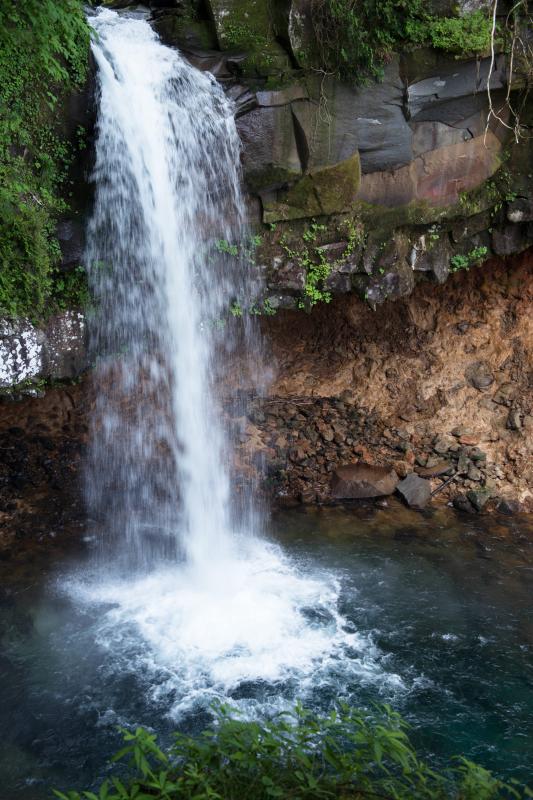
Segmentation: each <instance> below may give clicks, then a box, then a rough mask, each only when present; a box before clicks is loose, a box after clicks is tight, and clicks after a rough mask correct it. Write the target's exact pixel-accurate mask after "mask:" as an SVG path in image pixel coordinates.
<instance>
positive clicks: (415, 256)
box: [410, 234, 452, 283]
mask: <svg viewBox="0 0 533 800" xmlns="http://www.w3.org/2000/svg"><path fill="white" fill-rule="evenodd" d="M451 255H452V248H451V245H450V240H449V237H448V236H446V235H444V236H441V237H440V238H439V239H438V240H437V241H436V242H432V241H431V239H430V238H429V237H428V235H427V234H423V235H422V236H421V237H420V238H419V239H418V241H417V242H415V245H414V247H413V249H412V250H411V256H410V261H411V267H412V268H413V269H414V270H415V271H416V272H426V273H429V274H430V276H432V277H433V278H434V279H435V280H436V281H437V283H445V281H446V278H447V277H448V275H449V274H450V258H451Z"/></svg>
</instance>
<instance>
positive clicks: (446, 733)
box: [0, 506, 533, 800]
mask: <svg viewBox="0 0 533 800" xmlns="http://www.w3.org/2000/svg"><path fill="white" fill-rule="evenodd" d="M271 536H272V539H273V540H274V541H275V542H277V543H278V544H279V546H280V547H281V549H282V551H283V553H285V554H286V555H285V557H287V558H288V559H290V563H291V565H292V568H293V569H294V570H297V571H298V574H299V575H300V576H304V577H305V576H315V577H316V576H317V575H319V576H321V580H324V581H325V578H324V576H325V575H327V576H329V577H328V581H330V583H329V584H328V585H330V584H331V585H332V586H333V585H334V591H333V590H331V592H330V593H329V594H328V596H327V598H325V599H324V598H319V599H317V596H316V594H313V593H312V592H311V593H310V595H309V596H310V598H311V599H310V601H309V604H308V605H307V606H302V607H300V608H299V611H298V613H299V614H300V615H301V616H302V618H305V635H303V634H302V636H303V638H302V639H299V638H298V636H296V635H295V638H294V639H293V640H291V641H292V642H293V644H292V645H291V646H294V647H297V646H300V645H301V646H302V653H301V654H298V658H299V660H296V658H295V657H294V658H293V659H292V661H291V664H292V667H291V669H287V670H286V671H285V672H283V670H282V671H281V672H280V673H277V674H276V675H275V677H272V679H270V680H268V679H263V680H257V679H255V680H254V679H249V680H247V679H246V678H245V677H243V678H242V679H241V680H239V679H234V680H233V681H230V682H228V681H226V683H223V684H222V683H220V682H219V684H217V686H218V689H217V688H216V686H215V685H214V683H213V682H211V683H209V684H208V682H207V678H206V684H205V686H204V685H201V683H202V679H201V678H198V674H200V675H201V672H200V673H198V674H197V673H195V678H194V683H192V682H190V683H187V682H186V679H185V677H183V675H184V673H182V672H179V670H175V671H174V672H172V680H170V677H169V675H170V673H169V669H168V666H166V665H164V664H160V663H158V661H157V658H156V657H155V655H154V654H153V653H152V651H151V650H150V646H149V644H148V643H147V641H146V638H145V637H144V636H143V635H142V633H141V631H140V630H139V625H138V624H137V622H135V621H132V620H130V621H128V620H125V619H124V618H117V617H116V616H114V614H115V611H114V607H113V603H111V602H109V601H107V600H102V601H101V602H100V603H99V604H98V603H96V604H95V603H94V602H93V603H84V602H80V600H79V592H78V593H77V594H76V593H74V594H73V593H72V592H71V591H69V590H68V584H69V580H66V579H65V576H66V575H71V576H72V575H76V576H77V577H76V580H77V582H78V584H79V583H80V582H81V583H82V584H83V581H84V580H85V578H84V577H83V576H84V574H85V573H84V563H85V562H86V561H87V559H88V558H89V557H90V555H91V550H92V548H93V546H94V541H92V540H91V537H90V536H88V537H87V541H85V542H84V543H83V544H82V546H80V545H79V544H75V543H73V541H72V540H71V543H70V544H69V545H68V546H66V547H62V546H59V545H58V546H56V548H55V549H54V550H51V551H49V552H48V553H46V552H41V553H40V554H35V555H34V557H33V558H32V559H31V560H29V559H28V558H26V559H25V560H22V561H21V562H20V563H17V564H13V563H10V562H4V563H2V564H0V575H1V578H2V584H1V586H2V588H1V590H0V634H1V641H2V649H1V655H0V706H1V708H2V740H1V752H0V769H1V774H2V776H3V790H2V791H3V792H4V794H2V793H1V792H0V796H1V797H5V798H6V800H7V798H9V800H17V798H20V800H23V799H24V800H41V798H47V797H50V796H51V787H58V788H63V789H64V788H66V787H77V788H86V787H87V786H88V785H89V784H90V783H91V782H92V781H94V780H95V779H98V778H102V777H104V776H105V771H106V766H105V764H106V760H107V759H108V757H109V756H110V755H111V754H112V753H113V752H114V751H115V750H116V749H117V748H118V744H119V736H118V733H117V730H116V728H117V726H118V725H130V724H131V725H133V724H143V725H148V726H153V727H154V728H155V729H157V730H158V731H160V732H161V734H162V735H163V737H165V736H168V735H169V733H170V731H171V730H172V728H174V727H176V726H180V727H182V728H184V729H187V730H196V729H199V728H201V727H202V726H203V725H204V724H205V723H206V722H207V721H208V719H209V712H208V701H209V698H210V697H211V698H212V696H214V694H216V691H218V693H219V694H220V692H221V691H222V689H220V686H222V685H224V687H226V688H225V689H224V691H225V692H226V694H227V696H228V697H229V699H230V700H231V702H232V703H234V704H236V705H238V706H239V707H240V708H241V709H242V711H243V713H246V714H252V715H253V714H261V713H268V712H269V710H270V711H271V710H273V709H276V708H280V707H282V706H283V705H286V704H290V703H291V702H293V701H294V699H295V698H300V699H302V700H303V702H305V703H307V704H308V705H312V706H315V707H320V708H324V709H325V708H328V707H329V706H330V705H331V704H332V703H334V702H335V700H336V699H338V698H343V699H346V700H348V701H350V702H352V703H354V704H356V705H366V704H368V703H370V702H373V701H378V702H390V703H391V704H392V705H394V706H395V707H396V708H398V709H399V710H400V711H401V712H402V713H403V714H404V715H405V717H406V718H407V719H408V720H409V722H410V723H411V725H412V727H413V737H414V739H415V740H416V742H417V744H418V745H419V746H420V748H421V749H422V750H423V752H424V753H425V754H426V756H427V757H428V758H430V759H431V760H433V761H434V762H443V761H445V760H446V759H447V758H449V757H450V756H452V755H454V754H457V753H464V754H466V755H468V756H469V757H471V758H473V759H475V760H477V761H479V762H481V763H482V764H484V765H485V766H487V767H489V768H491V769H493V770H494V771H496V772H498V773H500V774H501V775H503V776H507V777H511V776H512V777H515V778H517V779H520V780H524V781H527V780H528V779H529V778H530V775H531V765H532V764H533V663H532V658H531V656H532V652H533V613H532V612H533V598H532V593H531V577H532V564H533V559H532V550H533V548H532V543H533V526H532V522H531V521H530V520H528V519H527V518H525V517H524V518H505V517H501V516H499V517H497V518H481V517H474V518H466V517H461V518H460V517H458V516H457V515H455V514H454V513H453V512H451V511H448V510H444V511H435V512H428V513H427V515H420V514H418V513H413V512H410V511H408V510H406V509H403V508H402V507H400V506H394V507H392V508H388V509H380V510H376V509H374V508H368V509H364V508H363V509H361V508H358V509H349V508H347V509H341V508H338V509H330V510H308V511H305V510H302V509H299V510H293V511H285V512H283V513H279V514H277V515H276V516H275V517H274V518H273V520H272V523H271ZM80 576H81V577H80ZM324 585H325V584H324ZM65 586H67V589H66V588H65ZM103 619H105V620H107V621H106V622H105V625H103V623H102V620H103ZM113 625H115V626H116V628H117V629H120V635H113V636H111V635H110V633H109V631H110V630H111V629H112V627H113ZM229 627H230V628H231V624H230V626H229ZM103 631H104V632H105V635H104V633H103ZM213 633H214V632H213ZM315 633H316V636H317V637H319V638H318V639H316V637H315V638H314V639H311V638H310V637H311V636H312V635H313V636H314V634H315ZM269 635H271V634H269ZM328 636H331V637H334V636H336V637H337V640H338V644H336V645H335V647H331V648H329V649H328V653H327V657H326V656H324V657H321V655H320V652H318V651H317V641H318V642H319V644H320V642H325V641H327V637H328ZM320 637H321V638H320ZM302 642H303V644H302ZM310 642H311V643H312V647H311V646H310V644H309V643H310ZM304 645H305V647H304ZM310 647H311V649H310ZM305 648H307V649H305ZM313 648H314V649H313ZM257 657H258V658H261V654H259V656H257ZM293 662H294V663H293ZM294 664H296V667H295V666H294ZM189 672H190V671H189ZM187 674H188V675H189V673H187ZM187 680H190V675H189V678H187ZM180 681H181V683H180ZM228 687H229V688H228ZM215 690H216V691H215ZM185 701H186V702H185ZM176 709H178V711H176Z"/></svg>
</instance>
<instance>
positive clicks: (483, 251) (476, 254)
mask: <svg viewBox="0 0 533 800" xmlns="http://www.w3.org/2000/svg"><path fill="white" fill-rule="evenodd" d="M488 253H489V249H488V247H483V246H481V247H474V248H473V249H472V250H470V252H469V253H467V254H466V255H463V254H461V253H458V254H457V255H455V256H452V257H451V259H450V271H451V272H459V271H460V270H462V269H470V267H472V266H474V264H480V263H481V262H482V261H483V259H484V258H486V257H487V255H488Z"/></svg>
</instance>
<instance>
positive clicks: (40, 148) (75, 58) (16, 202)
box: [0, 0, 89, 317]
mask: <svg viewBox="0 0 533 800" xmlns="http://www.w3.org/2000/svg"><path fill="white" fill-rule="evenodd" d="M88 47H89V31H88V27H87V24H86V21H85V17H84V15H83V10H82V5H81V2H80V1H79V0H25V2H23V3H21V2H18V1H17V0H3V2H2V3H0V313H3V314H8V315H13V316H18V315H26V314H27V315H30V316H32V317H38V316H41V315H43V314H44V312H45V310H46V308H47V304H48V301H49V299H50V297H51V295H52V294H53V291H54V286H55V280H54V274H53V270H54V267H55V265H56V264H57V263H58V261H59V255H60V253H59V246H58V243H57V240H56V239H55V237H54V229H55V224H54V223H55V220H56V218H57V215H58V214H59V213H61V212H63V211H64V210H65V209H66V204H65V202H64V200H62V198H61V187H62V185H63V184H64V182H65V180H66V177H67V171H68V166H69V162H70V159H71V157H72V153H71V150H70V147H69V145H68V143H67V142H66V141H65V140H64V138H63V137H62V136H61V134H60V133H59V132H58V130H57V128H56V125H55V117H56V116H57V114H58V112H59V111H60V107H61V102H62V99H63V98H64V96H65V95H66V93H67V92H69V91H72V90H74V89H76V88H79V87H80V86H82V85H83V82H84V80H85V77H86V71H87V64H88Z"/></svg>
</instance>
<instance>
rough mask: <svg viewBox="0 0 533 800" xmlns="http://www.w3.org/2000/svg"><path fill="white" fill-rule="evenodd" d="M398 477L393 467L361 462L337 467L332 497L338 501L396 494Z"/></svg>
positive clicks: (332, 485) (332, 482)
mask: <svg viewBox="0 0 533 800" xmlns="http://www.w3.org/2000/svg"><path fill="white" fill-rule="evenodd" d="M398 480H399V478H398V475H397V474H396V472H395V471H394V470H393V469H392V467H380V466H376V465H375V464H367V463H365V462H364V461H359V462H358V463H357V464H346V465H344V466H342V467H337V469H336V470H335V472H334V473H333V477H332V480H331V496H332V497H334V498H335V499H337V500H356V499H364V498H367V497H383V496H384V495H389V494H392V493H393V492H394V489H395V488H396V486H397V484H398Z"/></svg>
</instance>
